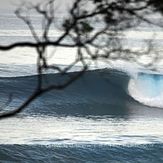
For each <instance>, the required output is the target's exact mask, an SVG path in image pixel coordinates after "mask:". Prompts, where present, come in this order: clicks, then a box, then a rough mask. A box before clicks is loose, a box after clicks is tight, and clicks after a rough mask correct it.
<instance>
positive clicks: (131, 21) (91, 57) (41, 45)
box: [0, 0, 162, 119]
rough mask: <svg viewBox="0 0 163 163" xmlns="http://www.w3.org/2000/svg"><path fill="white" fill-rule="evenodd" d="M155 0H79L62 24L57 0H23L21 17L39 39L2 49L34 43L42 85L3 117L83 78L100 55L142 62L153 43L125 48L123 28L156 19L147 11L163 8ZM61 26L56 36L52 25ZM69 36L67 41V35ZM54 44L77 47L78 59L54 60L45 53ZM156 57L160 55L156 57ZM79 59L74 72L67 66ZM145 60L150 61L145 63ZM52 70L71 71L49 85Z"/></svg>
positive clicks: (1, 116) (17, 12) (74, 63)
mask: <svg viewBox="0 0 163 163" xmlns="http://www.w3.org/2000/svg"><path fill="white" fill-rule="evenodd" d="M156 4H157V3H155V1H153V0H148V1H131V0H124V1H122V0H115V1H110V2H109V1H108V0H92V1H89V2H88V1H86V0H75V1H74V2H73V4H72V7H71V9H70V10H69V13H67V15H66V16H65V17H63V18H62V21H61V23H60V24H59V27H56V22H57V20H56V17H55V14H56V13H55V8H54V6H55V0H49V1H46V2H45V3H40V4H37V5H33V4H30V3H27V4H23V5H21V6H20V8H18V9H17V10H16V11H15V14H16V15H17V17H18V18H19V19H21V20H23V21H24V23H25V24H26V25H27V26H28V28H29V30H30V32H31V34H32V36H33V38H34V42H32V41H31V42H30V41H29V42H27V41H25V42H15V43H13V44H10V45H0V50H1V51H9V50H13V49H14V48H24V47H30V48H33V49H35V50H36V52H37V64H36V66H37V75H38V81H37V88H36V89H35V90H34V92H33V94H32V95H31V96H30V97H29V98H27V100H26V101H24V102H23V104H21V105H20V107H18V108H15V109H13V110H9V111H5V110H4V111H3V110H2V111H1V113H0V118H1V119H2V118H7V117H12V116H14V115H16V114H18V113H20V112H21V111H23V110H24V109H25V108H26V107H27V106H28V105H29V104H30V103H31V102H33V101H34V100H35V99H36V98H38V97H39V96H41V95H42V94H44V93H46V92H49V91H51V90H61V89H64V88H66V87H67V86H69V85H70V84H72V83H73V82H74V81H76V80H77V79H78V78H80V77H81V76H82V75H83V74H84V72H85V71H86V70H88V68H89V65H90V64H91V63H92V62H94V61H96V60H101V59H102V60H116V59H122V60H130V61H133V62H138V60H139V57H140V56H142V55H149V54H150V52H151V51H152V48H151V47H152V46H151V45H150V46H149V48H147V50H146V51H143V52H140V51H133V50H131V49H127V48H124V46H123V43H122V42H121V39H120V38H119V37H118V36H119V34H120V32H122V31H124V30H126V29H129V28H133V27H135V26H138V25H139V24H140V23H141V22H142V21H143V22H146V23H149V24H152V25H159V26H160V27H161V25H160V24H156V23H153V22H152V21H151V20H150V19H148V18H147V17H146V16H145V15H146V14H148V13H149V12H151V11H152V10H154V9H157V10H159V11H162V7H161V8H160V6H157V5H156ZM27 11H28V12H30V11H34V12H36V13H37V14H39V15H41V17H42V35H41V36H39V35H38V34H37V32H36V29H35V27H34V25H33V23H32V20H31V18H30V16H29V14H28V12H27ZM54 26H55V27H56V28H60V30H61V33H60V35H59V36H58V37H57V38H55V39H54V38H53V39H52V38H51V36H50V30H51V29H52V28H53V27H54ZM67 40H68V41H67ZM49 47H64V48H74V49H75V50H76V59H75V60H74V61H72V63H71V64H70V65H68V66H67V67H65V68H61V67H59V66H58V65H56V64H49V63H48V58H47V56H46V52H47V49H48V48H49ZM153 60H158V57H154V59H153ZM78 63H80V64H81V65H82V66H81V70H80V71H79V72H77V73H75V75H73V76H72V75H70V74H69V73H68V72H69V71H70V70H71V69H72V68H73V67H74V66H75V65H76V64H78ZM146 66H151V65H150V64H149V65H146ZM48 70H53V71H54V72H55V73H60V74H61V76H65V75H66V76H68V79H66V80H65V81H63V82H61V83H59V84H57V85H56V84H53V85H49V86H46V87H44V86H43V76H42V74H43V72H46V71H48Z"/></svg>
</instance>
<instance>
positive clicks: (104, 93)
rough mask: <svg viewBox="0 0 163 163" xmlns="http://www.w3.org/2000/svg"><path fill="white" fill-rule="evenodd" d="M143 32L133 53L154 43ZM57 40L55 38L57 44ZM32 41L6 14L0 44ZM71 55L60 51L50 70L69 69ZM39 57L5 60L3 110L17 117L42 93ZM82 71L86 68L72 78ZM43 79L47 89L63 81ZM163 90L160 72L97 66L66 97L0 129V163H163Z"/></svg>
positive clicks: (0, 89) (0, 22)
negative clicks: (144, 43) (16, 112)
mask: <svg viewBox="0 0 163 163" xmlns="http://www.w3.org/2000/svg"><path fill="white" fill-rule="evenodd" d="M4 15H5V16H4ZM34 19H35V22H36V24H35V25H36V27H37V29H38V32H39V30H41V29H39V26H38V25H37V19H38V18H37V17H34ZM4 26H5V29H4ZM137 30H139V37H138V35H134V34H133V31H131V32H128V33H127V37H128V38H129V39H130V41H129V44H128V46H132V47H134V48H137V47H139V46H140V44H141V41H140V40H139V39H140V37H141V38H143V36H144V37H145V38H146V39H150V37H151V36H152V35H151V34H150V29H149V28H148V27H147V26H145V25H142V26H141V27H139V28H138V29H137ZM141 31H144V32H143V34H142V35H141ZM58 32H59V31H54V32H52V35H53V37H57V35H58ZM157 32H158V33H159V32H160V33H162V31H159V30H158V31H157ZM135 36H137V37H135ZM161 37H162V36H161ZM161 37H159V38H158V40H156V42H157V41H158V42H157V46H158V47H161V46H162V43H161V41H160V40H159V39H162V38H161ZM31 39H32V38H31V35H30V33H29V32H28V29H27V28H26V27H25V26H24V24H23V22H21V21H20V20H19V19H17V18H16V17H15V16H13V15H12V14H11V13H10V12H7V13H5V12H0V44H5V45H6V44H10V43H12V42H14V41H21V40H25V41H28V40H31ZM60 53H62V54H63V55H62V56H60V55H59V54H60ZM73 53H74V51H73V50H72V49H69V50H67V49H64V48H62V49H56V53H55V60H53V59H51V62H53V61H55V63H56V64H58V65H60V66H61V67H64V66H66V65H68V64H69V63H70V62H71V60H72V59H73V57H74V56H72V57H71V58H67V59H65V58H66V57H67V56H69V55H70V54H73ZM36 57H37V55H36V52H35V51H34V50H32V49H28V48H27V49H15V50H13V51H12V52H0V109H2V108H3V109H4V108H5V109H6V110H10V109H14V108H16V107H18V106H20V104H21V103H22V102H23V101H24V100H26V99H27V98H28V97H29V96H30V95H31V94H32V92H33V91H34V89H35V88H36V86H37V74H36V68H35V62H36ZM65 61H66V62H65ZM79 69H80V65H78V66H77V67H74V69H72V71H71V72H69V73H70V74H74V73H77V71H78V70H79ZM43 78H44V79H45V80H44V81H46V82H45V83H44V84H45V85H47V84H48V85H51V84H53V83H54V82H57V81H58V80H64V79H65V78H64V77H61V76H60V75H59V74H54V73H52V72H49V73H47V74H44V75H43ZM162 84H163V73H162V72H156V71H149V70H145V69H142V68H138V67H136V65H133V64H127V63H121V62H116V63H114V64H112V66H108V65H106V64H105V65H100V66H99V67H95V66H92V67H91V68H90V70H89V71H87V72H86V73H85V75H84V76H83V77H82V78H80V79H79V80H77V81H75V82H74V83H73V84H72V85H70V86H69V87H67V88H66V89H64V90H60V91H59V90H53V91H51V92H48V93H46V94H44V95H43V96H41V97H39V98H37V99H36V100H35V101H33V103H31V105H29V106H28V107H27V108H26V109H25V110H24V111H23V112H22V113H20V114H19V115H17V116H15V117H14V118H9V119H5V120H2V121H0V162H2V163H3V162H31V163H32V162H49V163H50V162H65V163H68V162H70V163H72V162H74V163H76V162H79V163H80V162H81V163H82V162H99V163H100V162H101V163H103V162H106V163H107V162H108V163H110V162H122V163H123V162H124V163H126V162H146V163H148V162H153V163H157V162H163V155H162V153H163V102H162V101H163V85H162ZM10 97H12V101H11V102H10V103H9V104H8V105H7V106H6V107H4V106H5V104H6V103H7V101H8V99H9V98H10ZM0 111H1V110H0Z"/></svg>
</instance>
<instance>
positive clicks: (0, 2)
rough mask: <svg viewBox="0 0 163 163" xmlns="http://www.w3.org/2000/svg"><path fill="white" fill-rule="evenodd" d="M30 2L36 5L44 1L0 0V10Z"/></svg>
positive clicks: (64, 1)
mask: <svg viewBox="0 0 163 163" xmlns="http://www.w3.org/2000/svg"><path fill="white" fill-rule="evenodd" d="M26 1H27V2H28V1H29V2H32V3H37V2H40V1H42V2H45V0H0V8H1V9H2V8H3V9H5V8H16V6H17V4H21V2H26ZM57 1H58V2H60V3H62V4H65V6H66V5H67V4H70V3H71V2H72V1H73V0H57Z"/></svg>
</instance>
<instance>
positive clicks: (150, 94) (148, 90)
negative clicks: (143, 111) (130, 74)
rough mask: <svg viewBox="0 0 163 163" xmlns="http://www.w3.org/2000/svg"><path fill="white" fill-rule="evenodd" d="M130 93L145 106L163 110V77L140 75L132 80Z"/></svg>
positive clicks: (129, 88)
mask: <svg viewBox="0 0 163 163" xmlns="http://www.w3.org/2000/svg"><path fill="white" fill-rule="evenodd" d="M128 92H129V94H130V96H131V97H133V98H134V99H135V100H136V101H138V102H140V103H142V104H144V105H148V106H151V107H159V108H163V75H162V74H154V73H153V74H152V73H144V72H143V73H142V72H141V73H138V74H137V76H136V77H134V78H131V79H130V81H129V84H128Z"/></svg>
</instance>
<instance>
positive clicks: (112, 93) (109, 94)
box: [0, 69, 131, 115]
mask: <svg viewBox="0 0 163 163" xmlns="http://www.w3.org/2000/svg"><path fill="white" fill-rule="evenodd" d="M75 73H76V72H73V73H70V75H73V74H75ZM66 78H67V77H64V78H62V77H60V76H59V74H46V75H44V84H45V85H47V84H48V85H51V84H53V83H55V82H56V83H57V82H63V81H64V80H66ZM128 81H129V76H128V75H127V74H125V73H123V72H119V71H113V70H112V71H109V70H107V69H106V70H105V69H103V70H92V71H88V72H86V73H85V75H84V76H83V77H81V78H80V79H79V80H77V81H75V82H74V83H73V84H72V85H70V86H69V87H67V88H66V89H64V90H61V91H58V90H54V91H51V92H49V93H46V94H44V95H43V96H41V97H39V98H38V99H37V100H36V101H34V102H33V103H32V104H31V105H30V106H29V108H28V109H26V112H27V113H32V114H35V113H37V114H38V113H40V114H42V113H43V114H50V115H51V114H53V113H54V114H65V115H68V114H78V115H82V114H84V115H85V114H87V115H89V114H95V115H99V114H106V112H107V111H108V112H109V110H108V106H114V108H116V109H117V110H118V111H119V112H121V109H122V110H123V109H124V108H125V107H124V106H125V105H126V102H128V101H130V100H131V98H130V96H128V94H127V93H126V89H127V87H128ZM36 85H37V76H26V77H12V78H0V90H1V91H0V101H1V102H2V103H3V102H5V100H4V99H6V98H7V97H8V96H9V95H10V94H12V95H13V101H12V102H11V103H10V105H9V108H13V107H17V106H19V105H20V104H21V102H23V100H25V99H26V98H28V97H29V96H30V95H31V94H32V91H33V90H34V89H35V87H36ZM51 108H53V109H51ZM112 111H113V112H114V110H112ZM110 112H111V111H110Z"/></svg>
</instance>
